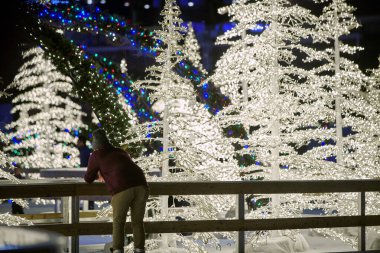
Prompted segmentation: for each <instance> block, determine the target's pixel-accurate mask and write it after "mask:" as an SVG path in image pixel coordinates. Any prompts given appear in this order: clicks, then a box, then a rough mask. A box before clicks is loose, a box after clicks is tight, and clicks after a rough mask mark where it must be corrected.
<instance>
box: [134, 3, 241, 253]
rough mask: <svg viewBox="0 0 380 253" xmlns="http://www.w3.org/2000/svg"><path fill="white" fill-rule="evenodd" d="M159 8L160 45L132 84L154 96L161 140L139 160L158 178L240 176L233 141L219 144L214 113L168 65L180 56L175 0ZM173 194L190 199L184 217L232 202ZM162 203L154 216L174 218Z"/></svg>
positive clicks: (209, 213)
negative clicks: (157, 170) (143, 76)
mask: <svg viewBox="0 0 380 253" xmlns="http://www.w3.org/2000/svg"><path fill="white" fill-rule="evenodd" d="M161 14H162V16H163V21H162V22H161V23H160V24H161V26H162V30H159V31H156V34H157V35H156V36H157V37H156V38H157V39H158V40H160V41H162V42H163V43H164V47H163V48H162V49H159V50H160V54H159V56H157V58H156V64H155V65H154V66H151V67H149V68H148V69H147V72H148V75H147V78H146V79H145V80H141V81H137V82H135V83H134V86H135V87H136V88H137V89H139V90H140V91H141V90H145V91H147V92H149V95H150V98H151V100H152V102H155V104H154V109H155V110H156V111H159V112H161V116H162V118H163V120H162V121H160V122H155V123H154V128H156V129H162V135H161V136H159V137H156V140H160V141H162V153H160V154H157V153H156V154H154V155H153V156H150V157H148V158H147V159H150V160H151V163H149V162H147V161H146V160H145V161H144V162H143V161H142V162H140V163H139V164H140V166H142V167H145V166H147V167H148V168H152V167H155V166H156V168H157V167H158V168H160V169H161V172H162V177H160V178H158V180H165V181H223V180H239V176H238V167H237V165H236V161H234V160H233V157H232V155H233V147H232V145H230V144H229V143H227V145H224V144H225V141H224V138H223V133H222V131H221V129H220V128H219V126H218V125H217V122H216V121H215V119H214V118H213V116H212V115H211V114H210V113H208V112H207V110H206V109H205V108H204V106H203V105H201V104H199V103H198V102H197V101H196V93H195V91H194V89H193V85H192V84H191V82H190V81H189V80H188V79H186V78H184V77H181V76H179V75H178V74H177V73H176V72H175V71H174V70H173V67H174V66H175V64H176V63H178V62H180V61H181V60H182V59H183V58H184V54H183V53H182V52H183V51H184V50H183V47H182V46H181V45H180V42H181V41H183V39H184V38H183V35H182V34H183V33H185V32H186V28H185V27H183V26H181V24H182V23H183V22H182V20H181V19H180V18H179V15H180V10H179V7H178V6H177V5H176V2H175V0H168V1H166V4H165V7H164V10H163V11H162V12H161ZM151 125H152V124H150V125H149V126H151ZM148 136H149V135H148ZM158 162H159V164H157V163H158ZM173 197H175V198H177V199H182V200H186V201H187V202H188V203H189V204H190V205H191V207H190V208H185V207H184V209H185V212H184V213H183V214H181V216H182V217H183V218H184V219H215V218H217V216H218V215H220V213H225V212H226V211H228V210H229V209H230V208H231V206H232V205H233V203H234V199H233V198H232V197H230V196H186V197H183V196H182V197H181V196H173ZM151 205H153V204H151ZM157 205H158V204H157ZM167 205H168V202H167V198H166V199H161V208H160V209H159V210H158V211H159V213H160V214H159V216H158V218H159V219H162V218H165V219H169V220H170V219H175V216H176V215H175V214H172V213H170V212H168V211H167V208H166V207H167ZM194 237H195V238H199V239H202V240H203V241H204V242H205V243H206V241H208V242H209V243H218V240H217V238H216V237H215V236H214V235H213V234H211V233H196V234H194ZM173 238H174V239H175V240H179V241H181V242H182V243H183V245H184V246H185V248H187V249H188V250H189V251H190V252H203V251H202V247H200V245H198V244H197V243H195V242H193V241H192V240H189V239H186V238H185V237H182V236H179V235H173ZM162 239H163V245H162V248H163V249H162V250H165V247H167V246H171V244H170V239H169V242H165V240H167V239H166V238H165V236H163V237H162ZM168 244H169V245H168Z"/></svg>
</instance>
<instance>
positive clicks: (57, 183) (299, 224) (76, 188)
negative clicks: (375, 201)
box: [0, 179, 380, 253]
mask: <svg viewBox="0 0 380 253" xmlns="http://www.w3.org/2000/svg"><path fill="white" fill-rule="evenodd" d="M149 185H150V190H151V195H220V194H236V195H238V196H239V198H238V199H239V203H238V213H239V215H238V219H235V220H200V221H199V220H186V221H150V222H145V229H146V232H147V233H184V232H220V231H240V233H239V239H238V245H239V246H238V252H239V253H242V252H244V243H245V242H244V231H263V230H285V229H307V228H333V227H360V228H361V229H360V236H359V249H358V250H361V251H365V250H366V246H365V244H366V243H365V239H366V235H365V228H366V226H380V215H366V213H365V193H366V192H380V180H328V181H324V180H320V181H240V182H151V183H149ZM332 192H341V193H343V192H358V193H359V194H360V195H359V196H360V197H359V207H360V208H359V213H358V215H354V216H333V217H331V216H330V217H329V216H320V217H301V218H276V219H275V218H274V219H245V217H244V194H287V193H332ZM93 195H96V196H98V195H108V192H107V191H106V188H105V185H104V184H103V183H93V184H86V183H84V182H82V181H80V180H58V179H57V180H24V181H23V184H12V183H8V182H4V183H3V182H2V183H1V185H0V199H1V198H33V197H40V198H44V197H49V198H51V197H55V198H60V197H62V198H63V203H64V204H63V210H64V211H63V216H64V223H63V224H62V223H60V224H58V223H54V224H39V225H36V227H39V228H42V229H46V230H51V231H54V232H58V233H61V234H63V235H65V236H71V252H75V253H77V252H79V236H80V235H104V234H111V233H112V223H111V222H79V197H80V196H93ZM125 232H126V233H131V232H132V231H131V226H129V225H127V226H126V227H125Z"/></svg>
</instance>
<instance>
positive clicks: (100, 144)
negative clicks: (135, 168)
mask: <svg viewBox="0 0 380 253" xmlns="http://www.w3.org/2000/svg"><path fill="white" fill-rule="evenodd" d="M107 146H111V143H110V141H109V139H108V137H107V134H106V131H104V130H103V129H102V128H99V129H97V130H95V131H94V132H93V133H92V147H93V148H94V150H96V149H100V148H104V147H107Z"/></svg>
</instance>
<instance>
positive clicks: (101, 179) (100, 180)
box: [98, 171, 104, 183]
mask: <svg viewBox="0 0 380 253" xmlns="http://www.w3.org/2000/svg"><path fill="white" fill-rule="evenodd" d="M98 180H99V182H101V183H104V178H103V176H102V174H101V173H100V171H99V172H98Z"/></svg>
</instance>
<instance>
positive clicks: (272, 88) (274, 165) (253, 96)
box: [211, 0, 333, 242]
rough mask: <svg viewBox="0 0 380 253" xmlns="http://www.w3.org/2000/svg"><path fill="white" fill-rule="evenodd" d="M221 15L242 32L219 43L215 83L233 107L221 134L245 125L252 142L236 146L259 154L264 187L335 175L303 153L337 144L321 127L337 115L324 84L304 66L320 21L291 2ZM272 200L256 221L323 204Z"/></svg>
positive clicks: (235, 8) (244, 4)
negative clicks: (316, 145) (329, 108)
mask: <svg viewBox="0 0 380 253" xmlns="http://www.w3.org/2000/svg"><path fill="white" fill-rule="evenodd" d="M220 13H227V14H228V15H229V16H230V17H231V21H232V22H234V23H235V26H234V27H233V28H232V29H231V30H229V31H227V32H226V33H225V34H223V35H221V36H220V37H218V38H217V43H218V44H226V45H229V46H230V47H229V48H228V49H227V51H226V52H225V54H224V55H223V56H222V57H221V59H220V60H219V61H218V62H217V64H216V67H217V68H216V70H215V74H214V75H213V76H212V77H211V79H212V80H213V81H214V82H215V83H216V85H218V86H220V87H221V90H222V91H223V92H224V93H225V94H229V95H230V97H231V101H232V105H231V106H229V107H227V108H226V109H225V110H223V111H222V112H221V113H219V114H218V118H219V121H220V123H221V124H222V126H224V127H228V126H231V125H236V124H241V125H243V126H244V127H245V128H246V130H247V132H248V136H246V138H243V139H235V140H232V141H236V142H238V143H240V145H241V146H243V147H245V148H244V149H242V150H241V151H239V152H240V153H243V154H244V153H245V154H254V155H255V157H256V160H257V161H258V162H257V164H256V165H254V166H251V167H248V168H246V170H247V172H249V173H251V177H252V176H255V178H257V179H261V178H263V179H272V180H278V179H282V180H286V179H293V180H294V179H299V180H303V179H304V178H305V175H308V176H307V178H311V177H313V176H318V173H317V172H316V171H317V168H318V170H320V171H319V173H320V172H321V171H322V170H323V171H328V170H329V168H324V167H323V165H322V164H323V163H324V160H323V161H319V160H317V159H310V156H309V155H308V154H305V153H303V152H302V151H301V149H302V148H304V147H306V146H307V145H309V144H310V143H311V142H312V141H313V140H314V141H317V142H318V141H323V140H326V139H330V138H332V136H333V131H332V130H330V129H327V128H322V127H320V126H321V123H322V122H325V121H326V119H328V118H329V117H330V118H332V116H333V114H332V115H326V114H325V112H326V110H325V109H324V108H323V106H324V100H323V94H324V92H323V90H321V89H320V87H319V86H318V85H317V83H318V82H317V81H316V80H317V78H318V77H317V76H316V75H315V73H314V71H313V70H312V69H310V68H309V69H308V68H306V67H304V64H302V65H301V64H298V63H297V62H298V61H299V60H300V59H301V58H302V57H304V55H305V54H306V55H307V54H308V52H309V51H310V49H309V48H308V47H306V46H305V45H304V44H302V43H301V41H302V39H304V38H308V37H309V36H310V35H311V34H312V33H313V31H312V30H311V25H312V24H313V23H316V22H317V17H315V16H314V15H312V14H311V13H310V11H309V10H307V9H305V8H302V7H300V6H297V5H293V4H291V3H290V1H287V0H280V1H269V0H259V1H254V2H252V1H248V0H241V1H235V2H234V3H233V4H232V5H230V6H227V7H224V8H222V9H220ZM258 25H260V26H261V27H264V31H263V32H262V33H261V34H257V32H256V30H257V29H255V28H257V27H258ZM321 98H322V99H321ZM314 169H315V171H314ZM252 172H254V174H252ZM263 197H265V196H263ZM268 197H270V198H271V200H272V201H271V202H270V203H269V205H267V206H264V207H261V208H259V209H258V210H257V211H255V212H252V213H251V215H252V217H262V215H263V213H265V214H267V213H269V215H270V216H274V217H279V216H294V215H301V214H302V212H303V210H304V209H305V208H311V209H312V208H314V207H315V206H319V205H320V204H321V202H322V201H323V200H324V199H322V198H319V197H315V196H311V197H310V196H303V197H302V198H300V196H299V195H285V196H281V199H279V197H278V196H268ZM310 200H313V201H310ZM319 200H321V201H319ZM280 202H281V203H282V204H281V205H280V204H279V203H280ZM292 203H297V205H293V204H292ZM265 209H266V210H267V212H266V211H265ZM284 233H288V231H284ZM260 239H263V238H260ZM259 242H260V240H259Z"/></svg>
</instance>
